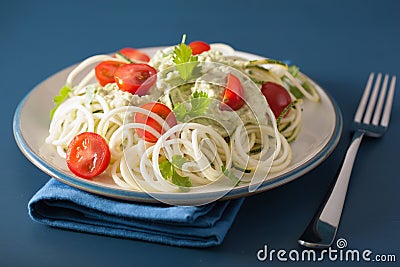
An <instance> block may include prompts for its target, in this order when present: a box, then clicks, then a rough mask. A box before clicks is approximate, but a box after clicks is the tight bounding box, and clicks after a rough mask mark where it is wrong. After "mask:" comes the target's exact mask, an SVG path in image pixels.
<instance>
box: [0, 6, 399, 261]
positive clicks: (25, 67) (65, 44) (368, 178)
mask: <svg viewBox="0 0 400 267" xmlns="http://www.w3.org/2000/svg"><path fill="white" fill-rule="evenodd" d="M399 13H400V2H399V1H395V0H393V1H389V0H379V1H378V0H376V1H355V0H350V1H348V0H347V1H346V0H345V1H343V0H336V1H311V0H309V1H276V0H275V1H254V0H246V1H230V2H229V1H218V0H213V1H207V0H203V1H183V0H182V1H156V0H153V1H145V0H142V1H118V0H113V1H111V0H108V1H72V0H70V1H1V2H0V53H1V58H0V59H1V60H0V70H1V72H0V74H1V76H0V77H1V89H0V90H1V93H2V96H1V98H0V99H1V100H0V101H1V105H0V109H1V111H0V121H1V122H2V127H0V131H1V134H0V136H1V142H0V152H1V153H0V157H1V159H0V164H1V171H2V175H1V186H0V200H1V205H2V207H1V217H0V265H1V266H253V265H254V266H257V265H259V266H262V265H268V266H272V265H275V264H277V265H278V264H280V265H285V264H286V265H288V266H290V265H291V264H290V263H279V262H278V261H277V260H276V259H275V261H274V262H263V263H261V262H258V261H257V258H256V252H257V251H258V249H260V248H262V247H263V246H264V244H267V245H268V246H269V247H270V248H271V249H281V248H283V249H285V250H288V251H289V250H290V249H298V250H299V251H300V250H301V247H300V246H299V245H297V238H298V236H299V235H300V234H301V233H302V231H303V229H304V227H305V226H306V225H307V224H308V221H309V219H310V218H311V217H312V215H313V213H314V211H315V209H316V208H317V206H318V205H319V202H320V201H321V199H322V198H323V195H324V193H325V191H326V189H327V186H328V184H329V183H330V181H331V180H332V179H333V176H334V174H335V173H336V169H337V167H338V166H339V162H340V161H341V158H342V156H343V154H344V152H345V149H346V146H347V144H348V142H349V140H350V133H349V126H350V124H351V119H352V116H353V112H354V110H355V108H356V105H357V104H358V100H359V97H360V95H361V92H362V90H363V88H364V85H365V81H366V79H367V77H368V74H369V73H370V72H371V71H376V72H378V71H382V72H389V73H391V74H396V75H397V76H399V74H400V71H399V68H400V64H399V61H400V53H399V49H400V15H399ZM183 33H187V34H188V41H193V40H204V41H207V42H225V43H228V44H231V45H232V46H233V47H234V48H236V49H238V50H243V51H248V52H251V53H255V54H260V55H264V56H267V57H272V58H278V59H291V60H292V61H293V62H294V63H296V64H297V65H299V66H300V67H301V70H302V71H303V72H305V73H306V74H308V75H309V76H311V77H312V78H313V79H314V80H315V81H317V82H318V83H319V84H320V85H322V86H323V87H324V88H325V89H326V90H327V91H328V92H329V93H330V94H331V95H332V96H333V97H334V98H335V99H336V100H337V102H338V104H339V106H340V108H341V109H342V113H343V116H344V129H343V130H344V131H343V136H342V139H341V141H340V143H339V145H338V147H337V149H336V150H335V151H334V152H333V154H332V155H331V156H330V157H329V158H328V160H326V161H325V162H324V163H323V164H321V165H320V166H319V167H318V168H317V169H315V170H313V171H311V172H310V173H309V174H307V175H305V176H304V177H302V178H301V179H298V180H296V181H294V182H291V183H289V184H287V185H285V186H282V187H280V188H276V189H274V190H271V191H269V192H265V193H262V194H258V195H255V196H252V197H249V198H248V199H247V200H246V201H245V203H244V205H243V207H242V209H241V211H240V212H239V214H238V216H237V219H236V221H235V223H234V224H233V226H232V228H231V230H230V231H229V233H228V235H227V237H226V239H225V241H224V243H223V244H222V245H221V246H219V247H215V248H209V249H185V248H176V247H169V246H164V245H158V244H152V243H145V242H139V241H133V240H125V239H116V238H109V237H103V236H96V235H89V234H82V233H76V232H71V231H63V230H57V229H53V228H49V227H46V226H43V225H39V224H36V223H34V222H32V221H31V220H30V218H29V217H28V214H27V208H26V206H27V203H28V201H29V199H30V198H31V196H32V195H33V194H34V193H35V192H36V191H37V190H38V189H39V188H40V187H41V186H42V185H43V184H44V183H45V182H46V181H47V180H48V177H47V175H45V174H44V173H42V172H41V171H39V170H38V169H37V168H36V167H34V166H33V165H32V164H31V163H30V162H29V161H28V160H26V159H25V158H24V156H23V155H22V153H21V152H20V151H19V150H18V148H17V146H16V144H15V142H14V140H13V134H12V127H11V125H12V116H13V113H14V110H15V108H16V106H17V104H18V102H19V101H20V100H21V99H22V98H23V97H24V95H26V94H27V93H28V92H29V91H30V90H31V89H32V88H33V87H34V86H35V85H37V84H38V83H40V82H41V81H42V80H44V79H45V78H46V77H48V76H50V75H52V74H53V73H55V72H58V71H59V70H61V69H63V68H65V67H67V66H69V65H71V64H74V63H77V62H79V61H81V60H82V59H84V58H85V57H88V56H89V55H93V54H97V53H104V52H111V51H115V50H117V49H118V48H121V47H124V46H131V47H137V48H140V47H148V46H159V45H172V44H176V43H178V42H179V41H180V39H181V36H182V34H183ZM397 87H399V86H397ZM55 90H58V89H55ZM55 93H56V91H55ZM399 101H400V99H399V93H398V92H397V93H396V95H395V103H394V109H393V113H392V119H391V127H390V129H389V131H388V133H387V134H386V136H385V137H384V138H383V139H380V140H372V139H370V140H365V141H364V142H363V144H362V146H361V148H360V153H359V156H358V158H357V161H356V165H355V167H354V173H353V176H352V180H351V183H350V188H349V194H348V197H347V201H346V206H345V210H344V213H343V217H342V221H341V225H340V229H339V232H338V237H344V238H346V239H347V241H348V247H349V248H353V249H360V250H363V249H366V248H368V249H371V250H372V251H373V252H374V253H375V254H376V253H382V254H385V253H386V254H396V256H397V263H398V262H399V261H400V253H399V241H400V212H399V206H398V205H399V204H398V203H400V197H399V196H400V194H399V189H400V180H399V174H398V166H399V156H398V155H399V153H398V150H399V148H400V142H399V136H400V127H399V124H400V108H399V105H400V102H399ZM298 264H299V265H308V264H309V263H308V262H303V263H298ZM325 264H326V265H334V264H340V263H339V262H335V263H334V262H329V261H327V262H325ZM342 264H343V263H342ZM345 264H346V265H345V266H347V264H348V265H349V266H350V265H352V264H357V263H345ZM370 264H371V263H370ZM387 265H388V266H389V265H390V264H387ZM385 266H386V265H385Z"/></svg>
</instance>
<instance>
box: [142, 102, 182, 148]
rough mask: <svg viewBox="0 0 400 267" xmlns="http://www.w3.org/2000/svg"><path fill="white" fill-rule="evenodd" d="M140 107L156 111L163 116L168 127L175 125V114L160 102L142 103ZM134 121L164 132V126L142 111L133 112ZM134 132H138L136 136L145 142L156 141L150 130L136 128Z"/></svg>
mask: <svg viewBox="0 0 400 267" xmlns="http://www.w3.org/2000/svg"><path fill="white" fill-rule="evenodd" d="M141 108H144V109H146V110H150V111H151V112H153V113H156V114H157V115H158V116H160V117H161V118H163V119H164V120H165V122H166V123H167V124H168V125H169V127H173V126H174V125H176V124H177V123H178V122H177V120H176V117H175V114H174V113H173V112H172V110H171V109H170V108H169V107H167V106H166V105H164V104H162V103H159V102H150V103H147V104H144V105H142V106H141ZM135 122H137V123H143V124H146V125H147V126H150V127H152V128H153V129H154V130H156V131H157V132H159V133H160V134H163V133H165V132H166V130H165V129H164V128H166V127H163V126H162V125H161V124H159V123H158V122H157V121H156V120H154V119H153V118H151V117H150V116H148V115H146V114H143V113H139V112H138V113H136V114H135ZM136 133H137V134H138V136H139V137H140V138H143V139H144V140H145V141H147V142H151V143H155V142H157V139H158V138H157V137H155V136H154V135H153V134H151V133H150V132H148V131H145V130H144V129H136Z"/></svg>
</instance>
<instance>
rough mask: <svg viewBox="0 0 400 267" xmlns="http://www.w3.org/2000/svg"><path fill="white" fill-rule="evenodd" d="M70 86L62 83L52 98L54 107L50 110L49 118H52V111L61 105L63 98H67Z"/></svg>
mask: <svg viewBox="0 0 400 267" xmlns="http://www.w3.org/2000/svg"><path fill="white" fill-rule="evenodd" d="M71 91H72V90H71V88H69V86H67V85H64V86H63V87H62V88H61V89H60V92H59V93H58V95H56V96H55V97H54V98H53V102H54V107H53V109H52V110H51V111H50V119H52V118H53V116H54V112H56V110H57V108H58V107H59V106H60V105H61V103H62V102H64V100H65V99H67V98H68V97H69V93H70V92H71Z"/></svg>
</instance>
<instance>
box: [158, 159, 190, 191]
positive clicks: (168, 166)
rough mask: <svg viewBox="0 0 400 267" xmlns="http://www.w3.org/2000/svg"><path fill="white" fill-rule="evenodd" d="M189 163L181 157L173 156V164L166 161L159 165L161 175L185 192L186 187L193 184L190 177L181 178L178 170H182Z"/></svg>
mask: <svg viewBox="0 0 400 267" xmlns="http://www.w3.org/2000/svg"><path fill="white" fill-rule="evenodd" d="M186 162H187V159H186V158H184V157H183V156H181V155H173V156H172V162H169V161H168V160H164V161H163V162H161V163H160V164H159V167H160V172H161V175H162V176H163V177H164V179H165V180H169V181H170V182H171V183H173V184H175V185H177V186H179V187H180V188H181V190H185V187H191V186H192V182H191V181H190V178H189V177H188V176H181V175H180V174H179V173H178V172H177V171H176V168H178V169H181V168H182V166H183V164H185V163H186Z"/></svg>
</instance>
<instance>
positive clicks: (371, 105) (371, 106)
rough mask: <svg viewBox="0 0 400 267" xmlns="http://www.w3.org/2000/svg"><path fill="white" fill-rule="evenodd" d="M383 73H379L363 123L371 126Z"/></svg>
mask: <svg viewBox="0 0 400 267" xmlns="http://www.w3.org/2000/svg"><path fill="white" fill-rule="evenodd" d="M381 79H382V73H378V76H377V77H376V80H375V85H374V90H373V91H372V94H371V97H370V99H369V103H368V106H367V111H366V112H365V115H364V119H363V123H366V124H369V123H370V122H371V117H372V112H373V111H374V107H375V102H376V96H377V95H378V91H379V86H380V84H381Z"/></svg>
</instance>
